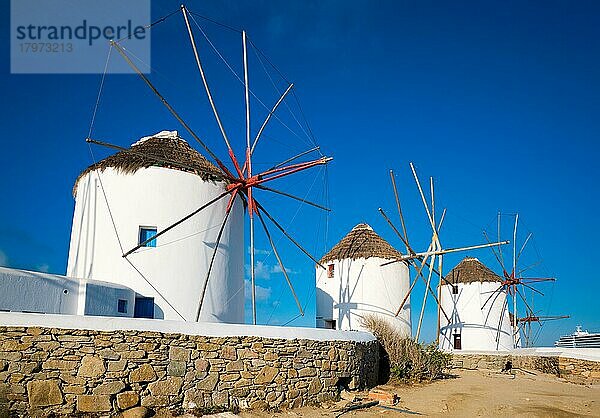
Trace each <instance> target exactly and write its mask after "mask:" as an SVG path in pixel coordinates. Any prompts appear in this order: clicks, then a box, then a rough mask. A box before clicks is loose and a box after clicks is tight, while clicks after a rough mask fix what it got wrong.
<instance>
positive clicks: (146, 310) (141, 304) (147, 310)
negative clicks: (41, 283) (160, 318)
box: [133, 297, 154, 319]
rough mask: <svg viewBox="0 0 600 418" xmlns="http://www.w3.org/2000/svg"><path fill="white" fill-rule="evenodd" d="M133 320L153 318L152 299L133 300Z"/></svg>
mask: <svg viewBox="0 0 600 418" xmlns="http://www.w3.org/2000/svg"><path fill="white" fill-rule="evenodd" d="M133 317H134V318H150V319H152V318H154V298H145V297H141V298H140V297H138V298H135V307H134V309H133Z"/></svg>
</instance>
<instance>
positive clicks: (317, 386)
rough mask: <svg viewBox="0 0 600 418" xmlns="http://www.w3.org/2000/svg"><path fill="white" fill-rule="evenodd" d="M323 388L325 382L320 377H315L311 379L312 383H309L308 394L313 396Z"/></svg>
mask: <svg viewBox="0 0 600 418" xmlns="http://www.w3.org/2000/svg"><path fill="white" fill-rule="evenodd" d="M321 389H323V384H322V383H321V380H320V379H319V378H318V377H315V378H314V379H313V380H311V381H310V384H309V385H308V394H309V395H311V396H312V395H316V394H317V393H319V392H320V391H321Z"/></svg>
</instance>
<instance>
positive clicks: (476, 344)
mask: <svg viewBox="0 0 600 418" xmlns="http://www.w3.org/2000/svg"><path fill="white" fill-rule="evenodd" d="M500 285H501V284H500V282H483V283H481V282H473V283H458V284H457V286H458V293H457V294H453V293H452V286H450V285H444V286H442V289H441V303H442V308H443V309H444V311H445V312H446V314H447V315H448V316H449V317H450V319H451V321H450V323H449V322H448V321H447V320H446V318H445V317H444V315H442V314H440V315H441V316H440V343H439V344H440V348H441V349H442V350H446V351H455V350H454V348H453V334H455V333H460V334H461V345H462V351H507V350H512V349H513V337H512V326H511V324H510V319H509V315H508V307H507V306H506V305H504V302H505V301H506V300H507V297H506V293H505V292H503V291H502V292H497V293H496V294H495V295H494V296H492V298H491V299H490V301H489V302H487V304H486V305H485V307H483V304H484V303H486V300H487V299H488V298H489V297H490V295H491V294H492V293H493V292H494V291H496V290H497V289H498V288H499V287H500ZM508 302H509V303H510V300H509V301H508ZM482 307H483V309H482ZM503 308H504V309H503ZM457 351H458V350H457Z"/></svg>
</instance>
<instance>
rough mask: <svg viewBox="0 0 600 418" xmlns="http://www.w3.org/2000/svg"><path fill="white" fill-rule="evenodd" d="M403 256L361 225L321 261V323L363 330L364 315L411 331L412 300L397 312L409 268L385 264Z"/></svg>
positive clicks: (407, 332)
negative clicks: (377, 317)
mask: <svg viewBox="0 0 600 418" xmlns="http://www.w3.org/2000/svg"><path fill="white" fill-rule="evenodd" d="M400 256H402V254H401V253H400V252H399V251H397V250H396V249H394V248H393V247H392V246H391V245H390V244H389V243H387V242H386V241H385V240H384V239H383V238H381V237H380V236H379V235H377V233H375V231H373V229H372V228H371V227H370V226H369V225H367V224H364V223H363V224H358V225H356V226H355V227H354V228H353V229H352V230H351V231H350V232H349V233H348V234H347V235H346V236H345V237H344V238H342V240H341V241H340V242H339V243H338V244H337V245H335V246H334V247H333V248H332V249H331V250H330V251H329V252H328V253H327V254H325V255H324V256H323V258H322V259H321V260H320V263H321V264H322V265H323V266H324V267H325V268H326V270H323V269H322V268H321V267H319V266H317V268H316V284H317V293H316V295H317V301H316V311H317V313H316V316H317V327H318V328H331V329H338V330H364V327H363V326H362V324H361V319H362V318H363V317H364V316H365V315H370V314H374V315H377V316H380V317H381V318H385V319H386V320H387V321H388V322H389V323H390V324H392V325H393V326H394V327H396V328H397V329H398V330H400V332H402V333H403V334H405V335H410V334H411V322H410V299H408V300H407V303H406V304H405V305H404V307H403V308H402V311H401V312H400V313H399V315H398V316H395V314H396V311H397V309H398V307H399V306H400V304H401V302H402V300H403V299H404V297H405V296H406V293H407V291H408V287H409V273H408V266H407V264H406V263H405V262H397V263H393V264H388V265H386V266H382V264H384V263H386V262H388V261H391V260H395V259H397V258H398V257H400Z"/></svg>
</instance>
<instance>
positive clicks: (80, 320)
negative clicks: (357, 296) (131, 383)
mask: <svg viewBox="0 0 600 418" xmlns="http://www.w3.org/2000/svg"><path fill="white" fill-rule="evenodd" d="M0 325H2V326H15V327H34V326H39V327H51V328H62V329H90V330H97V331H115V330H138V331H156V332H168V333H177V334H185V335H204V336H207V337H252V336H253V337H263V338H282V339H285V340H294V339H306V340H313V341H357V342H367V341H374V340H375V337H374V336H373V334H371V333H369V332H355V331H351V332H350V331H334V330H329V329H315V328H301V327H281V326H267V325H244V324H217V323H210V322H182V321H156V320H153V319H140V318H110V317H99V316H96V317H92V316H76V315H40V314H26V313H13V312H0Z"/></svg>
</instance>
